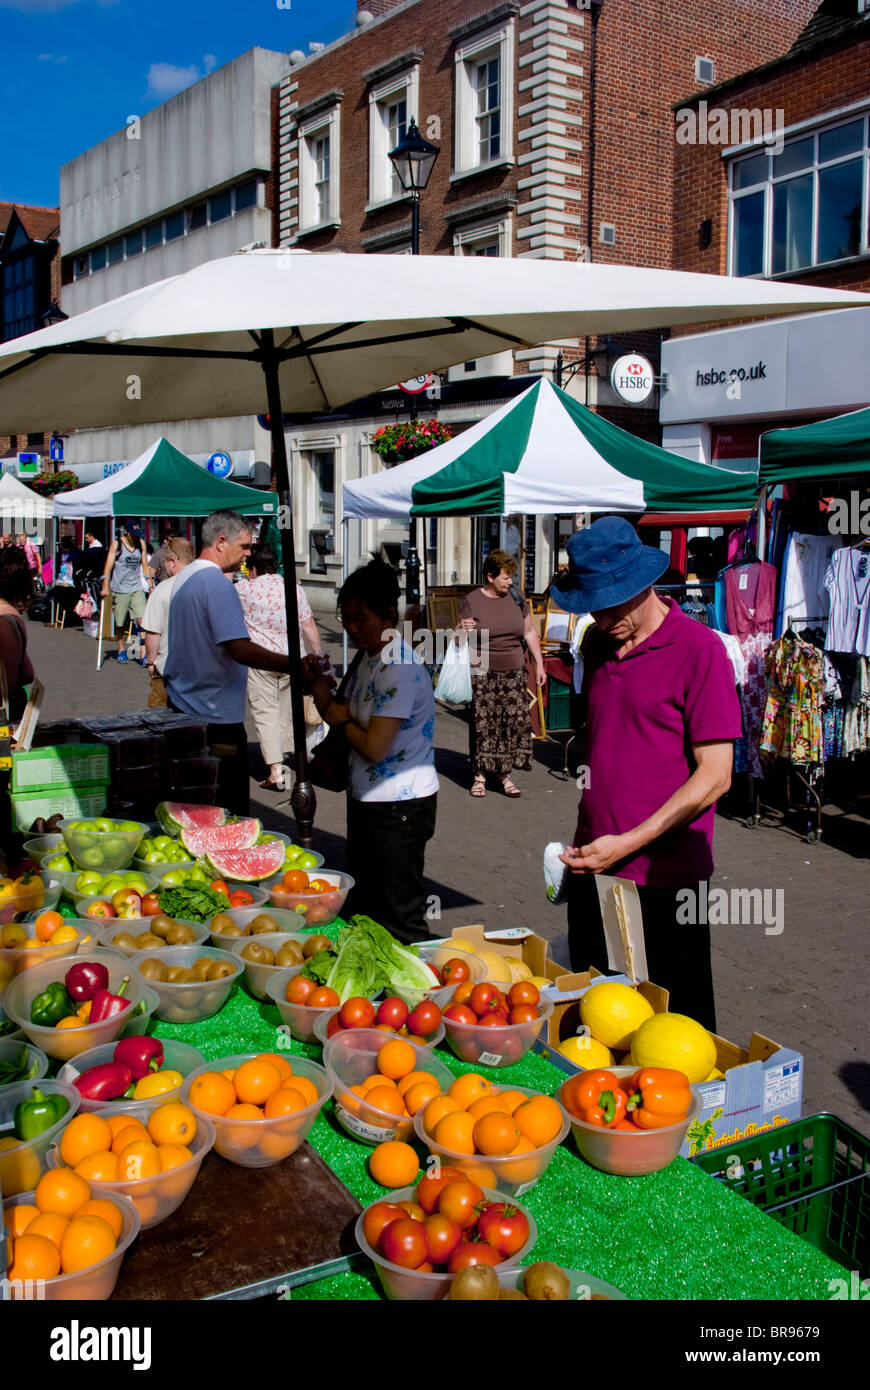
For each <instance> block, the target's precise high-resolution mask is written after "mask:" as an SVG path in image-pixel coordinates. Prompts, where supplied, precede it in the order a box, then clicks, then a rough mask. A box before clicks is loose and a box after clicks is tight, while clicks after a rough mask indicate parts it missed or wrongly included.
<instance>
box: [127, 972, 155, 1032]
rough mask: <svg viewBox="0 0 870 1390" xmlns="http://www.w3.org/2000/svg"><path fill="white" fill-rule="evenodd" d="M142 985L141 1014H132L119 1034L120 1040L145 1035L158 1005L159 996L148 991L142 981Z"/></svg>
mask: <svg viewBox="0 0 870 1390" xmlns="http://www.w3.org/2000/svg"><path fill="white" fill-rule="evenodd" d="M142 983H143V985H144V988H143V990H142V1011H141V1013H138V1014H134V1016H133V1017H132V1018H131V1019H130V1022H129V1023H128V1024H127V1026H126V1028H125V1029H124V1030H123V1032H122V1033H121V1037H122V1038H136V1037H141V1036H142V1034H143V1033H147V1032H148V1029H149V1026H150V1024H151V1019H152V1018H153V1016H154V1011H155V1009H156V1008H157V1005H158V1004H159V1003H160V996H159V995H158V994H155V993H154V990H153V989H150V988H149V987H148V985H146V984H145V982H144V980H143V982H142Z"/></svg>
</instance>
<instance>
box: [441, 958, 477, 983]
mask: <svg viewBox="0 0 870 1390" xmlns="http://www.w3.org/2000/svg"><path fill="white" fill-rule="evenodd" d="M470 975H471V969H470V967H469V964H468V961H467V960H460V959H459V958H458V957H457V956H452V957H451V959H450V960H448V961H447V962H446V963H445V965H444V969H443V970H442V971H441V979H442V980H443V981H444V984H445V985H461V984H462V982H463V980H467V979H468V978H469V977H470Z"/></svg>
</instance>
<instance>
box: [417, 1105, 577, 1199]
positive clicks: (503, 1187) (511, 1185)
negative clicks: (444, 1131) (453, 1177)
mask: <svg viewBox="0 0 870 1390" xmlns="http://www.w3.org/2000/svg"><path fill="white" fill-rule="evenodd" d="M510 1089H511V1090H512V1091H522V1092H523V1094H524V1095H527V1096H528V1097H529V1098H530V1099H531V1097H532V1096H539V1095H541V1092H540V1091H533V1090H530V1089H529V1087H528V1086H511V1088H510ZM559 1109H560V1110H561V1111H562V1127H561V1129H560V1130H559V1133H558V1134H557V1135H556V1137H555V1138H554V1139H551V1140H550V1142H549V1143H548V1144H542V1145H541V1147H540V1148H539V1149H533V1150H532V1151H531V1152H530V1153H524V1154H517V1155H511V1154H506V1155H505V1157H504V1158H497V1157H493V1156H491V1155H489V1154H474V1155H473V1156H472V1155H471V1154H464V1153H461V1152H459V1151H458V1150H456V1149H448V1148H445V1147H444V1145H443V1144H436V1143H435V1140H434V1139H433V1138H432V1136H431V1134H429V1133H428V1132H427V1130H426V1128H425V1125H424V1119H423V1111H422V1110H418V1111H417V1114H416V1115H415V1116H414V1132H415V1134H416V1136H417V1138H418V1139H419V1140H420V1142H421V1144H425V1146H426V1148H427V1149H428V1150H429V1152H430V1153H432V1154H435V1155H436V1156H437V1157H438V1158H439V1159H441V1161H442V1163H446V1164H447V1166H448V1167H449V1168H460V1169H461V1170H462V1172H463V1173H467V1174H468V1176H469V1177H470V1178H471V1179H472V1180H473V1181H474V1182H476V1183H477V1185H478V1186H479V1187H494V1188H497V1189H498V1191H499V1192H500V1193H501V1194H502V1195H504V1194H505V1193H508V1194H509V1195H510V1196H513V1197H521V1196H522V1195H523V1193H524V1192H528V1191H529V1189H530V1188H532V1187H534V1185H535V1183H536V1182H537V1181H538V1179H539V1178H541V1177H543V1175H544V1173H546V1171H547V1169H548V1168H549V1166H550V1162H551V1160H552V1157H553V1154H554V1153H555V1152H556V1150H557V1148H558V1147H559V1145H560V1144H561V1143H562V1140H563V1139H564V1138H565V1136H566V1134H567V1133H568V1130H569V1128H570V1122H569V1119H568V1116H567V1114H566V1113H565V1110H564V1108H563V1107H562V1106H561V1105H560V1106H559Z"/></svg>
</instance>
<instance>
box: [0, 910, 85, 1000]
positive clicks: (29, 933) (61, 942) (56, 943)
mask: <svg viewBox="0 0 870 1390" xmlns="http://www.w3.org/2000/svg"><path fill="white" fill-rule="evenodd" d="M89 935H90V923H88V922H83V921H81V920H80V919H79V918H63V917H62V916H61V915H60V913H59V912H57V911H55V909H54V908H49V909H46V910H44V911H42V912H37V913H34V914H33V921H25V922H4V923H3V925H2V926H0V995H2V994H3V993H4V991H5V990H6V988H7V987H8V985H9V984H10V983H11V981H12V980H13V978H14V977H15V976H16V975H21V974H23V972H24V971H25V970H31V969H32V968H33V966H34V965H44V964H45V962H46V961H47V960H62V959H63V958H64V957H65V956H74V955H75V953H76V951H77V950H78V949H79V945H80V944H81V942H82V941H84V939H85V937H86V936H89Z"/></svg>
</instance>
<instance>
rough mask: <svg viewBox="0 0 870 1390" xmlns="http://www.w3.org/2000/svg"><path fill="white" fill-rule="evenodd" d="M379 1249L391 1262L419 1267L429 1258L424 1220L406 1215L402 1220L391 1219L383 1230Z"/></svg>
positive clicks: (411, 1267)
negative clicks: (417, 1219)
mask: <svg viewBox="0 0 870 1390" xmlns="http://www.w3.org/2000/svg"><path fill="white" fill-rule="evenodd" d="M378 1249H379V1250H380V1252H381V1254H382V1255H383V1257H384V1259H385V1260H389V1261H390V1263H391V1264H394V1265H401V1267H402V1269H419V1268H420V1266H421V1265H422V1264H424V1263H425V1262H426V1260H428V1258H429V1248H428V1246H427V1244H426V1233H425V1231H424V1229H423V1222H422V1221H414V1220H413V1218H412V1217H410V1216H404V1215H403V1217H402V1219H401V1220H400V1221H391V1222H390V1224H389V1225H388V1226H385V1227H384V1229H383V1230H382V1231H381V1239H380V1244H379V1245H378Z"/></svg>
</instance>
